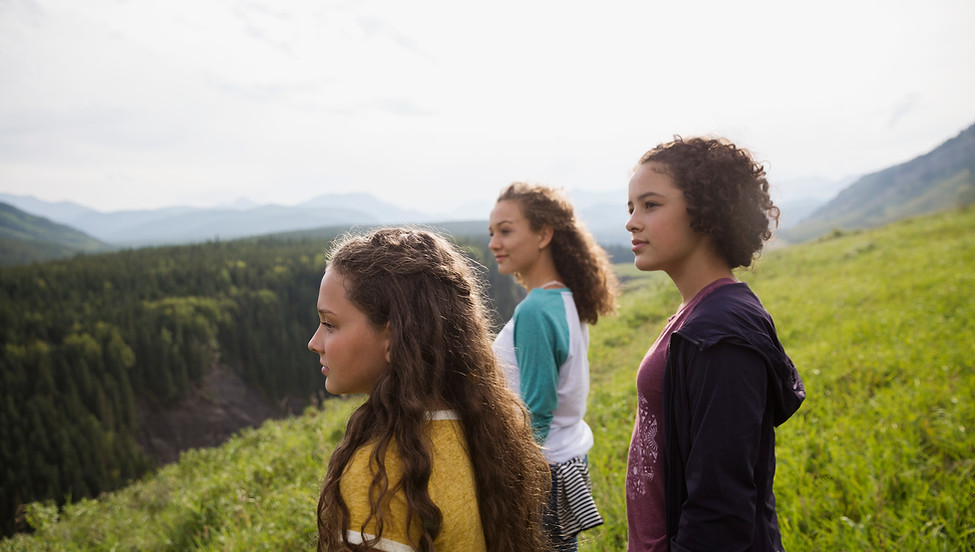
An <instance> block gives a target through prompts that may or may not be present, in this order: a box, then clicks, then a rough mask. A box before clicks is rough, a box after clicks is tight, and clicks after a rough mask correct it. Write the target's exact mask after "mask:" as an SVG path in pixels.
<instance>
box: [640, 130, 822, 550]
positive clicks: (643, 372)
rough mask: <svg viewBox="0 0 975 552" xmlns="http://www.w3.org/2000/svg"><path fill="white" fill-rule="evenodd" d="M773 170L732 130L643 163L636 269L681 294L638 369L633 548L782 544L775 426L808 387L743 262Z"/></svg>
mask: <svg viewBox="0 0 975 552" xmlns="http://www.w3.org/2000/svg"><path fill="white" fill-rule="evenodd" d="M768 188H769V185H768V181H767V180H766V178H765V170H764V168H763V167H762V166H761V165H759V164H757V163H755V162H754V161H753V160H752V157H751V155H750V154H749V153H748V152H747V151H746V150H743V149H740V148H737V147H736V146H735V145H734V144H731V143H729V142H727V141H725V140H721V139H708V138H693V139H689V140H683V139H680V138H677V139H675V140H674V141H673V142H670V143H666V144H661V145H659V146H657V147H656V148H654V149H652V150H650V151H649V152H647V153H646V154H644V155H643V157H642V158H641V159H640V162H639V164H638V165H637V167H636V168H635V169H634V171H633V176H632V178H631V179H630V184H629V199H628V201H627V205H628V208H629V212H630V219H629V221H628V222H627V225H626V228H627V230H629V232H630V234H631V236H632V242H633V253H634V255H635V261H634V262H635V264H636V267H637V268H639V269H640V270H646V271H651V270H662V271H664V272H666V273H667V275H668V276H670V278H671V280H673V282H674V284H675V285H676V286H677V289H678V291H679V292H680V294H681V297H682V299H683V301H682V303H681V305H680V307H679V308H678V310H677V312H676V313H675V314H674V315H673V316H672V317H671V318H670V319H669V320H668V322H667V325H666V326H665V327H664V329H663V331H662V332H661V334H660V336H659V337H658V338H657V340H656V341H655V342H654V343H653V345H652V346H651V347H650V349H649V351H648V352H647V354H646V356H645V357H644V359H643V362H642V363H641V364H640V368H639V371H638V372H637V394H638V411H637V416H636V423H635V424H634V428H633V437H632V439H631V441H630V450H629V459H628V466H627V468H628V469H627V475H626V506H627V525H628V529H629V546H628V550H630V551H668V550H669V551H674V552H684V551H692V550H693V551H699V550H700V551H703V550H707V551H721V550H728V551H730V550H753V551H767V550H768V551H773V550H774V551H778V550H782V542H781V538H780V535H779V525H778V520H777V519H776V515H775V496H774V494H773V492H772V482H773V478H774V476H775V427H776V426H778V425H779V424H781V423H782V422H784V421H785V420H786V419H788V418H789V416H791V415H792V414H793V413H794V412H795V411H796V410H797V409H798V408H799V405H800V403H801V402H802V400H803V398H805V391H804V389H803V386H802V381H801V380H800V379H799V374H798V373H797V372H796V369H795V366H793V364H792V361H791V360H790V359H789V357H788V356H787V355H786V353H785V351H784V350H783V348H782V345H781V344H780V343H779V340H778V337H777V336H776V332H775V325H774V324H773V322H772V318H771V316H769V314H768V312H767V311H766V310H765V308H764V307H763V306H762V303H761V301H759V299H758V297H756V296H755V294H754V293H752V291H751V290H750V289H749V288H748V286H747V285H746V284H744V283H741V282H739V281H738V280H737V278H735V275H734V273H733V270H734V269H736V268H739V267H748V266H749V265H751V263H752V260H753V259H754V258H755V256H756V255H757V254H758V253H759V252H760V251H761V249H762V245H763V243H764V242H765V241H766V240H768V239H769V238H770V237H771V230H770V225H771V224H774V223H777V221H778V216H779V209H778V207H776V206H775V205H774V204H773V203H772V200H771V199H770V197H769V194H768Z"/></svg>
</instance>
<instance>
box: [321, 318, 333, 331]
mask: <svg viewBox="0 0 975 552" xmlns="http://www.w3.org/2000/svg"><path fill="white" fill-rule="evenodd" d="M322 326H324V327H325V330H326V331H329V332H330V331H332V330H334V329H335V326H333V325H332V324H329V323H328V322H326V321H324V320H322Z"/></svg>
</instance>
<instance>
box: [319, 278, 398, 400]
mask: <svg viewBox="0 0 975 552" xmlns="http://www.w3.org/2000/svg"><path fill="white" fill-rule="evenodd" d="M318 317H319V319H320V320H321V323H320V324H319V326H318V329H317V330H316V331H315V335H313V336H312V337H311V340H310V341H309V342H308V348H309V349H311V350H312V351H313V352H316V353H318V357H319V361H320V362H321V364H322V374H323V375H324V376H325V389H326V390H327V391H328V392H329V393H332V394H333V395H344V394H351V393H369V392H370V391H371V390H372V388H373V386H374V385H375V384H376V381H377V380H378V379H379V376H380V375H382V373H383V372H384V371H385V370H386V369H388V367H389V346H390V332H389V326H388V325H387V326H382V327H380V326H376V325H375V324H373V323H372V321H371V320H369V318H368V317H367V316H366V314H365V313H364V312H362V311H361V310H359V308H358V307H356V306H355V305H354V304H353V303H352V302H351V301H349V297H348V294H347V293H346V291H345V277H344V276H343V275H342V274H340V273H338V272H336V271H334V270H326V271H325V275H324V276H323V277H322V285H321V287H320V288H319V291H318Z"/></svg>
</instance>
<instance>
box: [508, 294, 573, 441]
mask: <svg viewBox="0 0 975 552" xmlns="http://www.w3.org/2000/svg"><path fill="white" fill-rule="evenodd" d="M552 298H554V299H557V300H558V303H557V304H553V303H552V302H551V301H526V302H525V303H524V304H523V305H520V307H522V308H519V309H518V312H516V313H515V324H514V342H515V357H516V359H517V360H518V370H519V372H520V377H521V398H522V400H523V401H524V402H525V406H526V407H527V408H528V411H529V412H530V413H531V420H532V427H533V429H534V432H535V440H536V441H538V442H539V443H540V444H544V443H545V439H546V438H547V437H548V431H549V428H550V427H551V423H552V417H553V415H554V413H555V410H556V409H557V408H558V406H559V397H558V390H557V385H558V381H559V366H561V365H562V363H563V362H565V359H566V357H567V356H568V351H569V326H568V323H567V322H566V321H565V313H564V306H563V305H562V298H561V296H558V295H555V296H552ZM532 299H535V298H532ZM546 299H549V297H546ZM545 303H548V304H545ZM553 307H554V308H553ZM553 311H554V312H553Z"/></svg>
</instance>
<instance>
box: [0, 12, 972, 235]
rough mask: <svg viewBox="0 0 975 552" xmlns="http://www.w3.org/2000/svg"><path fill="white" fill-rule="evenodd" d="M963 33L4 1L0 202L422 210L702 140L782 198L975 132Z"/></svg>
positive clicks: (697, 16) (755, 15)
mask: <svg viewBox="0 0 975 552" xmlns="http://www.w3.org/2000/svg"><path fill="white" fill-rule="evenodd" d="M973 29H975V2H973V1H972V0H918V1H914V0H910V1H899V0H878V1H872V0H869V1H861V0H842V1H839V0H817V1H815V2H809V1H807V2H802V3H796V2H784V1H780V0H769V1H756V0H742V1H737V2H729V1H726V0H725V1H714V2H682V1H675V0H667V1H654V0H641V1H626V2H620V1H613V0H602V1H600V2H573V1H571V0H561V1H539V2H535V1H532V0H517V1H507V0H492V1H491V2H477V3H474V2H465V1H462V0H446V1H431V0H411V1H403V0H371V1H370V0H365V1H360V0H350V1H348V2H333V1H327V0H324V1H323V0H290V1H288V0H285V1H271V0H248V1H241V2H233V1H211V0H192V1H190V0H159V1H157V0H128V1H126V0H115V1H110V0H85V1H84V2H78V1H75V0H0V192H6V193H13V194H20V195H27V194H30V195H34V196H36V197H38V198H41V199H44V200H49V201H60V200H70V201H74V202H77V203H80V204H83V205H87V206H89V207H93V208H96V209H99V210H102V211H112V210H120V209H134V208H154V207H161V206H170V205H178V204H183V205H201V206H206V205H216V204H222V203H223V204H225V203H230V202H233V201H235V200H236V199H238V198H247V199H250V200H252V201H255V202H259V203H278V204H283V205H293V204H296V203H298V202H301V201H303V200H306V199H310V198H312V197H315V196H318V195H321V194H325V193H332V192H353V191H355V192H369V193H372V194H374V195H376V196H377V197H379V198H380V199H382V200H384V201H389V202H392V203H397V204H399V205H401V206H404V207H411V208H418V209H421V210H425V211H428V212H432V211H443V210H445V209H453V208H456V207H458V206H460V205H463V204H466V203H468V202H471V201H485V202H492V201H493V199H494V198H495V197H496V195H497V192H498V191H499V190H500V188H501V187H502V186H503V185H504V184H507V183H508V182H511V181H513V180H529V181H533V182H546V183H549V184H553V185H557V186H563V187H565V188H566V189H568V190H570V191H572V190H590V191H609V190H623V189H624V188H625V186H626V181H627V179H628V175H629V170H630V168H631V167H632V166H633V164H634V163H635V162H636V161H637V159H638V158H639V156H640V154H642V153H643V152H644V151H645V150H647V149H649V148H650V147H652V146H654V145H656V144H657V143H659V142H662V141H666V140H669V139H670V138H671V137H672V136H673V135H674V134H681V135H684V136H691V135H697V134H705V133H708V134H719V135H724V136H727V137H729V138H731V139H733V140H734V141H736V142H737V143H739V144H740V145H742V146H744V147H747V148H749V149H751V150H752V151H753V152H755V154H756V155H757V157H758V158H759V159H761V160H763V161H766V162H767V163H768V166H769V171H770V176H771V180H772V182H773V185H776V186H777V190H776V194H778V197H779V199H780V200H782V199H789V198H790V197H795V196H798V195H801V194H803V193H805V192H807V190H803V189H801V186H798V185H797V184H796V183H795V182H796V181H797V180H799V179H802V178H806V177H813V176H821V177H825V178H829V179H841V178H844V177H848V176H850V175H856V174H865V173H869V172H872V171H876V170H879V169H883V168H886V167H888V166H891V165H895V164H898V163H901V162H904V161H907V160H909V159H911V158H913V157H915V156H917V155H920V154H923V153H926V152H927V151H929V150H931V149H933V148H934V147H936V146H938V145H939V144H941V143H942V142H944V141H945V140H947V139H949V138H952V137H954V136H955V135H956V134H957V133H958V132H960V131H961V130H962V129H964V128H966V127H968V126H970V125H971V124H973V123H975V69H973V68H975V32H973ZM774 197H775V196H774ZM620 203H621V205H622V204H624V203H625V197H621V198H620ZM485 216H486V215H485Z"/></svg>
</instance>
